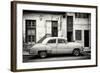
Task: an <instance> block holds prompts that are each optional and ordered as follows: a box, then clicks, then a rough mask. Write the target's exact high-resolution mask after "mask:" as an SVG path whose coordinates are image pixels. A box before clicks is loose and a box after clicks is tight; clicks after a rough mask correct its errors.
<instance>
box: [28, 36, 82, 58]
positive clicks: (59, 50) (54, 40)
mask: <svg viewBox="0 0 100 73" xmlns="http://www.w3.org/2000/svg"><path fill="white" fill-rule="evenodd" d="M83 49H84V48H83V46H82V45H81V44H79V43H77V42H67V39H66V38H63V37H48V38H46V39H45V40H43V41H42V43H37V44H35V45H34V46H32V47H31V48H30V51H29V53H30V54H31V55H38V56H40V57H41V58H45V57H47V56H48V54H73V55H75V56H79V55H80V54H81V53H82V52H83Z"/></svg>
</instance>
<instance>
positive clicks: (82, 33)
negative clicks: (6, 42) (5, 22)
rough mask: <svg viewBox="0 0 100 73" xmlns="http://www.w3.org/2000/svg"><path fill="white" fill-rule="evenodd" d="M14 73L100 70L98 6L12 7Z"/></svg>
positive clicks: (17, 4) (14, 3)
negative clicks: (99, 55)
mask: <svg viewBox="0 0 100 73" xmlns="http://www.w3.org/2000/svg"><path fill="white" fill-rule="evenodd" d="M11 7H12V10H11V70H12V71H15V72H16V71H34V70H48V69H60V68H61V69H62V68H80V67H81V68H82V67H95V66H97V6H88V5H73V4H58V3H40V2H20V1H12V3H11Z"/></svg>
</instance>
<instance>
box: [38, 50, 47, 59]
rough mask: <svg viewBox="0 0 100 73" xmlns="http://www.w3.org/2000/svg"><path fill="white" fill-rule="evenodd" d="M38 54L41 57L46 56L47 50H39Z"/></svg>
mask: <svg viewBox="0 0 100 73" xmlns="http://www.w3.org/2000/svg"><path fill="white" fill-rule="evenodd" d="M39 56H40V57H41V58H45V57H47V52H45V51H41V52H39Z"/></svg>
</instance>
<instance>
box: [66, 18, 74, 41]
mask: <svg viewBox="0 0 100 73" xmlns="http://www.w3.org/2000/svg"><path fill="white" fill-rule="evenodd" d="M67 39H68V42H71V41H73V16H67Z"/></svg>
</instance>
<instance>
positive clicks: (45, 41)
mask: <svg viewBox="0 0 100 73" xmlns="http://www.w3.org/2000/svg"><path fill="white" fill-rule="evenodd" d="M50 39H65V40H67V38H64V37H48V38H46V39H45V40H44V41H43V42H42V43H43V44H45V43H47V41H48V40H50Z"/></svg>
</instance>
